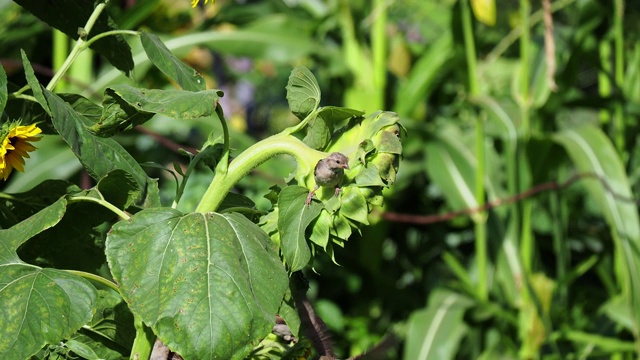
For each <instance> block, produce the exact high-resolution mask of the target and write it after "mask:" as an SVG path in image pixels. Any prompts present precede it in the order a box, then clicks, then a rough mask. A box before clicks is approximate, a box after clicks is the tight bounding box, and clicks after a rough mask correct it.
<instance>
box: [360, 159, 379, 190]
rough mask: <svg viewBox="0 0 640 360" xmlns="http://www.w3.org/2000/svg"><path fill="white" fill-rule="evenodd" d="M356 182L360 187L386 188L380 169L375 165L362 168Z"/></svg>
mask: <svg viewBox="0 0 640 360" xmlns="http://www.w3.org/2000/svg"><path fill="white" fill-rule="evenodd" d="M355 180H356V184H357V185H358V186H385V183H384V182H383V181H382V179H381V178H380V172H379V170H378V167H377V166H375V165H374V164H367V165H366V166H362V167H361V168H360V171H359V172H358V175H356V178H355Z"/></svg>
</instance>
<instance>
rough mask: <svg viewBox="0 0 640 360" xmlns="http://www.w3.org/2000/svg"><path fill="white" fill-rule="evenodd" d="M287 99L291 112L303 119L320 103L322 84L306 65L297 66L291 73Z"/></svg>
mask: <svg viewBox="0 0 640 360" xmlns="http://www.w3.org/2000/svg"><path fill="white" fill-rule="evenodd" d="M287 101H289V109H291V112H292V113H293V114H294V115H295V116H297V117H298V119H300V120H303V119H304V118H306V117H307V115H309V114H310V113H311V112H312V111H314V110H316V109H317V108H318V105H319V104H320V86H319V85H318V82H317V81H316V77H315V76H313V74H312V73H311V71H309V69H307V68H306V67H304V66H296V67H295V68H294V69H293V70H292V71H291V75H289V82H288V83H287Z"/></svg>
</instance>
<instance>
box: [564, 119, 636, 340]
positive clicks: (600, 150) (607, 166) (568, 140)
mask: <svg viewBox="0 0 640 360" xmlns="http://www.w3.org/2000/svg"><path fill="white" fill-rule="evenodd" d="M553 138H554V140H555V141H557V142H558V143H560V144H561V145H562V146H563V147H564V148H565V150H566V151H567V153H568V154H569V156H570V157H571V160H572V161H573V163H574V165H575V166H576V167H577V168H578V171H580V172H582V173H590V174H595V175H596V176H598V177H599V178H600V179H594V178H592V179H585V180H583V181H584V182H585V186H586V188H587V190H588V191H589V194H590V195H591V196H593V198H594V199H595V200H596V201H597V203H598V204H599V205H600V206H599V208H600V209H601V210H602V213H603V215H604V216H605V218H606V219H607V222H608V223H609V225H610V226H611V231H612V236H613V238H614V239H615V241H616V248H617V259H619V260H621V261H622V263H621V264H620V268H622V269H624V270H625V271H624V273H622V274H619V273H618V275H620V276H621V278H619V279H618V281H619V283H620V285H621V287H622V288H623V292H624V293H625V295H626V296H629V299H630V302H629V303H630V304H631V311H630V313H631V314H634V323H635V324H634V327H635V329H636V330H637V329H638V328H639V327H640V220H639V219H638V210H637V208H636V205H635V203H632V202H628V201H624V200H621V198H623V199H630V198H633V197H634V196H633V194H632V192H631V187H630V185H629V179H628V177H627V174H626V172H625V169H624V165H623V163H622V160H621V159H620V157H619V156H618V153H617V152H616V150H615V147H614V146H613V144H612V143H611V141H610V140H609V138H608V137H607V136H606V135H605V134H604V132H602V130H600V128H597V127H595V126H590V125H585V126H580V127H576V128H569V129H566V130H563V131H561V132H559V133H557V134H555V135H554V136H553ZM603 181H604V182H606V185H605V184H603Z"/></svg>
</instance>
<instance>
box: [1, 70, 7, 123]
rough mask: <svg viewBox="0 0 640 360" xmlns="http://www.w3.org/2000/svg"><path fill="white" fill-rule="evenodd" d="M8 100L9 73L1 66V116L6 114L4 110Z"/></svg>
mask: <svg viewBox="0 0 640 360" xmlns="http://www.w3.org/2000/svg"><path fill="white" fill-rule="evenodd" d="M7 99H9V90H8V89H7V73H6V72H5V71H4V67H2V66H0V114H2V113H3V112H4V108H5V106H7Z"/></svg>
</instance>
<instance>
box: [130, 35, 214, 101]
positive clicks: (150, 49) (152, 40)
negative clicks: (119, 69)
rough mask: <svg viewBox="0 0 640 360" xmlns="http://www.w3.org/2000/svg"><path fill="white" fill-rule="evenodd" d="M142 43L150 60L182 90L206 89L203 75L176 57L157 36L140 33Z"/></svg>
mask: <svg viewBox="0 0 640 360" xmlns="http://www.w3.org/2000/svg"><path fill="white" fill-rule="evenodd" d="M140 42H141V43H142V47H143V48H144V51H145V52H146V53H147V56H148V57H149V60H151V62H152V63H153V64H154V65H155V66H156V67H157V68H158V69H160V71H162V73H163V74H165V75H167V76H168V77H169V78H171V79H172V80H174V81H175V82H177V83H178V84H179V85H180V87H182V89H184V90H188V91H202V90H205V89H206V87H207V86H206V83H205V81H204V78H203V77H202V75H200V74H198V72H197V71H195V70H194V69H192V68H191V67H190V66H188V65H187V64H185V63H183V62H182V61H180V59H178V58H177V57H175V55H173V54H172V53H171V51H170V50H169V49H167V46H166V45H165V44H164V43H163V42H162V40H160V38H159V37H158V36H157V35H155V34H149V33H147V32H144V31H143V32H142V33H140Z"/></svg>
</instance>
